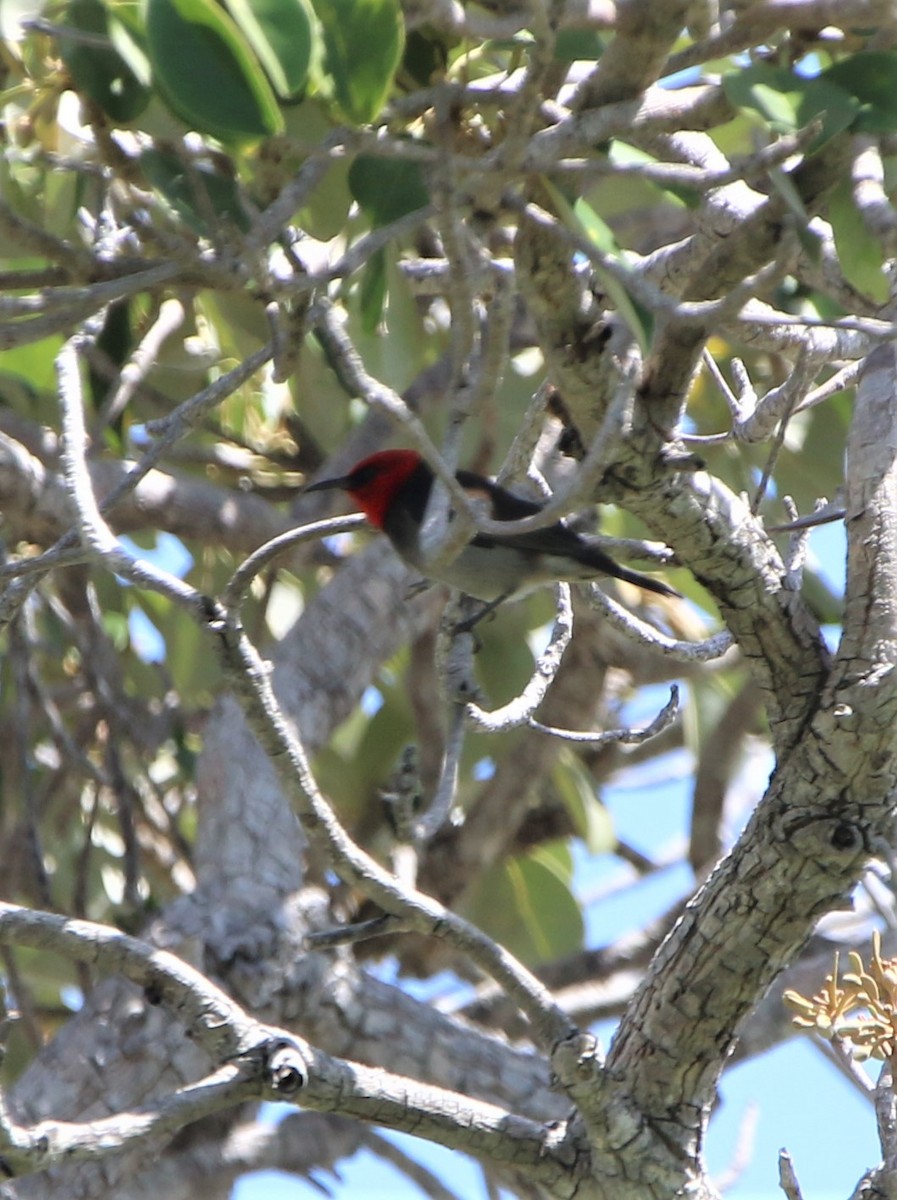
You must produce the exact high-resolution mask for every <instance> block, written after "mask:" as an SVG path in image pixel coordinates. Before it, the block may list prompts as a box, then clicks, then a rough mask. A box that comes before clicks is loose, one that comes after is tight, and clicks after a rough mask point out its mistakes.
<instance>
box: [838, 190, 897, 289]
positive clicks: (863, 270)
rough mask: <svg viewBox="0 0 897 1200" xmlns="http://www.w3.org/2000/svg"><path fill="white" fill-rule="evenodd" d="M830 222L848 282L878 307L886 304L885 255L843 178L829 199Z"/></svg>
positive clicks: (839, 259)
mask: <svg viewBox="0 0 897 1200" xmlns="http://www.w3.org/2000/svg"><path fill="white" fill-rule="evenodd" d="M828 219H829V221H830V222H831V225H832V232H833V233H834V235H835V246H836V248H837V251H838V261H839V262H840V264H841V270H842V271H843V272H844V277H845V279H846V280H847V281H848V283H851V284H853V286H854V287H855V288H856V289H857V290H858V291H860V292H862V293H863V295H865V296H868V297H869V298H870V299H871V300H873V301H874V302H875V303H876V304H884V303H885V302H886V301H887V299H888V295H889V293H890V289H889V287H888V281H887V278H886V276H885V274H884V271H883V270H882V267H883V264H884V259H885V253H884V250H883V248H882V245H881V243H880V242H879V240H878V238H877V237H875V236H874V234H872V233H871V232H870V231H869V228H868V226H867V225H866V222H865V221H864V220H863V217H862V214H861V213H860V211H859V209H858V208H857V206H856V203H855V202H854V199H853V190H852V188H851V183H850V180H849V179H842V180H841V181H840V183H839V184H838V185H837V187H836V188H835V190H834V191H833V192H832V194H831V196H830V197H829V202H828Z"/></svg>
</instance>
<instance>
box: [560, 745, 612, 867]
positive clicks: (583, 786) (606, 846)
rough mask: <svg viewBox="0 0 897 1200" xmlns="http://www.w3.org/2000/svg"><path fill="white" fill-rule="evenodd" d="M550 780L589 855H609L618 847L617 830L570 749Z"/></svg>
mask: <svg viewBox="0 0 897 1200" xmlns="http://www.w3.org/2000/svg"><path fill="white" fill-rule="evenodd" d="M551 779H552V783H553V784H554V786H555V788H556V789H557V792H558V795H559V796H560V798H561V800H562V801H563V803H564V807H565V808H566V810H567V812H568V813H569V814H570V819H571V820H572V822H573V826H574V828H575V829H576V832H577V834H578V835H579V836H580V837H581V838H582V840H583V841H584V842H585V845H586V849H587V850H588V851H589V853H590V854H609V853H610V852H611V851H612V850H613V848H614V847H615V846H616V844H617V835H616V831H615V830H614V826H613V821H612V820H611V817H610V813H609V812H608V811H607V809H606V808H605V807H604V805H603V804H602V803H601V802H600V801H599V799H598V797H597V796H596V795H595V785H594V783H593V781H592V779H591V778H590V776H589V774H588V772H587V771H586V769H585V767H583V765H582V762H581V761H580V760H579V759H578V758H577V757H576V755H575V754H572V753H571V752H570V751H569V750H567V751H564V752H562V754H561V756H560V758H559V759H558V761H557V763H556V764H555V766H554V769H553V771H552V774H551Z"/></svg>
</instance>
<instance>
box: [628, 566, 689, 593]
mask: <svg viewBox="0 0 897 1200" xmlns="http://www.w3.org/2000/svg"><path fill="white" fill-rule="evenodd" d="M610 573H611V574H613V575H614V577H615V578H617V579H622V580H623V582H624V583H634V584H635V586H636V587H640V588H644V589H645V591H646V592H656V594H657V595H658V596H676V597H678V598H679V599H680V600H681V599H682V593H681V592H677V591H676V589H675V588H674V587H670V585H669V584H668V583H664V582H663V580H662V579H654V578H653V576H651V575H642V573H641V572H640V571H630V570H629V568H628V567H621V566H620V564H619V563H614V570H613V571H612V572H610Z"/></svg>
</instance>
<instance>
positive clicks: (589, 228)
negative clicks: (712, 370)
mask: <svg viewBox="0 0 897 1200" xmlns="http://www.w3.org/2000/svg"><path fill="white" fill-rule="evenodd" d="M543 182H545V183H546V186H547V187H548V190H549V191H550V192H551V196H552V199H553V200H554V202H555V204H556V205H557V208H558V215H559V216H560V217H561V220H563V221H564V222H565V224H567V225H568V227H569V228H571V229H575V230H576V232H577V233H581V234H583V235H584V236H585V237H587V238H588V239H589V241H590V242H592V243H593V244H594V245H595V246H596V247H597V248H598V250H600V251H601V253H602V254H604V255H606V256H607V257H608V258H615V259H617V260H618V261H620V262H623V263H625V261H626V259H625V254H624V251H623V250H622V249H621V248H620V246H619V245H618V244H617V239H616V238H615V237H614V235H613V231H612V230H611V229H610V227H609V226H608V225H607V224H606V223H605V222H604V221H602V219H601V218H600V217H599V216H598V214H597V213H596V212H595V210H594V209H593V208H592V206H591V205H590V204H588V203H587V201H585V200H583V199H582V197H580V198H579V199H578V200H577V201H576V202H575V204H574V205H573V206H572V207H571V206H570V204H569V203H568V201H567V200H566V198H565V197H564V196H563V194H562V193H561V192H560V191H559V189H558V188H557V187H555V186H554V184H552V183H550V181H548V180H544V181H543ZM592 269H593V270H594V272H595V274H596V275H597V277H598V278H599V279H600V281H601V286H602V287H603V288H604V290H605V292H606V293H607V295H608V297H609V298H610V301H611V303H612V304H613V306H614V307H615V308H616V310H617V312H619V314H620V316H621V317H622V318H623V320H624V321H625V322H626V324H627V325H628V326H629V329H630V331H631V333H632V335H633V337H634V338H635V339H636V341H637V342H638V344H639V346H640V347H641V350H642V353H643V354H645V353H647V351H648V347H649V346H650V344H651V335H652V333H653V330H654V318H653V317H652V315H651V313H650V312H648V310H647V309H646V308H645V307H644V306H643V305H641V304H640V303H639V302H638V300H636V299H635V297H634V296H633V295H632V294H631V293H630V292H629V291H627V289H626V287H625V286H624V285H623V284H622V283H621V282H620V280H619V279H617V277H616V276H615V275H612V274H611V273H610V271H608V270H606V269H605V268H604V267H602V266H601V265H600V264H599V263H596V262H594V261H593V262H592Z"/></svg>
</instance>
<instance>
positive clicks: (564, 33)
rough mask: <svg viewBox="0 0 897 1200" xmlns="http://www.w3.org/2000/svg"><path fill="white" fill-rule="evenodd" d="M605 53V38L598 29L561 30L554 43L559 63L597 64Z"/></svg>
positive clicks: (555, 55) (555, 54)
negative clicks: (585, 62) (586, 62)
mask: <svg viewBox="0 0 897 1200" xmlns="http://www.w3.org/2000/svg"><path fill="white" fill-rule="evenodd" d="M603 53H604V38H602V36H601V35H600V34H599V33H598V31H597V30H596V29H561V30H559V31H558V35H557V38H556V39H555V43H554V57H555V58H556V59H557V61H558V62H583V61H589V62H596V61H597V60H598V59H599V58H600V57H601V55H602V54H603Z"/></svg>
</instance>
